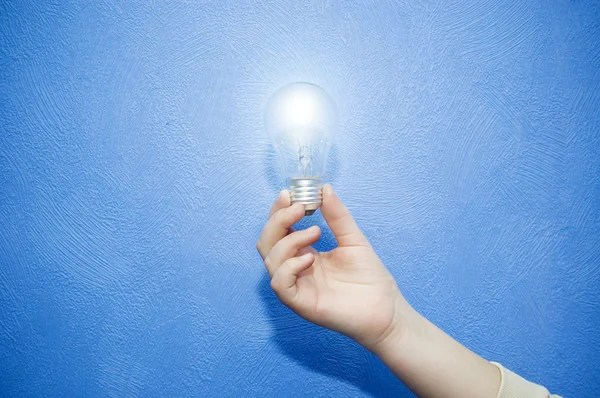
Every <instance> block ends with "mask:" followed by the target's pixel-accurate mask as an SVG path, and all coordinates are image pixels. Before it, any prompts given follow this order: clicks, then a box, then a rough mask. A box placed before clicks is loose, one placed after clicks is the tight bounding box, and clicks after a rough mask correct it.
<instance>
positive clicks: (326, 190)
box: [323, 184, 333, 195]
mask: <svg viewBox="0 0 600 398" xmlns="http://www.w3.org/2000/svg"><path fill="white" fill-rule="evenodd" d="M331 194H333V187H332V186H331V185H330V184H325V185H324V186H323V195H331Z"/></svg>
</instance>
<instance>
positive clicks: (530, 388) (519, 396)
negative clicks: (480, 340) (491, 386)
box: [492, 362, 560, 398]
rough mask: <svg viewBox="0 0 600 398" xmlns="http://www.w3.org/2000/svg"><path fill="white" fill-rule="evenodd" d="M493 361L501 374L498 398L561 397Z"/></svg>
mask: <svg viewBox="0 0 600 398" xmlns="http://www.w3.org/2000/svg"><path fill="white" fill-rule="evenodd" d="M492 363H493V364H494V365H496V367H497V368H498V369H499V370H500V375H501V381H500V391H498V396H497V398H560V397H559V396H558V395H550V393H549V392H548V390H547V389H545V388H544V387H542V386H540V385H538V384H535V383H532V382H530V381H527V380H525V379H524V378H522V377H521V376H519V375H518V374H516V373H513V372H511V371H510V370H508V369H506V368H504V367H503V366H502V365H500V364H499V363H496V362H492Z"/></svg>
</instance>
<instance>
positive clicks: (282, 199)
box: [269, 189, 291, 218]
mask: <svg viewBox="0 0 600 398" xmlns="http://www.w3.org/2000/svg"><path fill="white" fill-rule="evenodd" d="M290 205H291V200H290V193H289V192H288V190H287V189H284V190H283V191H281V192H279V196H278V197H277V199H275V202H273V206H271V211H269V218H271V216H272V215H273V214H275V213H276V212H277V210H279V209H283V208H284V207H290Z"/></svg>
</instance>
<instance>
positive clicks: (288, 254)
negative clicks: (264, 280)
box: [265, 225, 321, 276]
mask: <svg viewBox="0 0 600 398" xmlns="http://www.w3.org/2000/svg"><path fill="white" fill-rule="evenodd" d="M320 236H321V229H320V228H319V227H318V226H316V225H315V226H312V227H310V228H307V229H304V230H302V231H296V232H294V233H291V234H289V235H288V236H286V237H285V238H283V239H281V240H280V241H279V242H277V243H276V244H275V246H273V248H272V249H271V251H270V252H269V254H268V255H267V257H266V258H265V266H266V267H267V270H268V271H269V275H271V276H273V275H274V274H275V273H276V272H277V270H278V269H279V267H280V265H281V264H282V263H284V262H285V261H287V260H288V259H290V258H292V257H295V256H296V255H297V254H298V251H300V249H303V248H305V247H307V246H309V245H312V244H313V243H315V242H316V241H318V240H319V237H320Z"/></svg>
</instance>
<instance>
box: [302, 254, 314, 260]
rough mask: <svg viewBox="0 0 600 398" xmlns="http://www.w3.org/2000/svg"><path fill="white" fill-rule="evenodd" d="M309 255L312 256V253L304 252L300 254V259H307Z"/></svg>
mask: <svg viewBox="0 0 600 398" xmlns="http://www.w3.org/2000/svg"><path fill="white" fill-rule="evenodd" d="M310 256H312V253H304V254H303V255H301V256H300V259H301V260H308V259H309V258H310Z"/></svg>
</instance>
